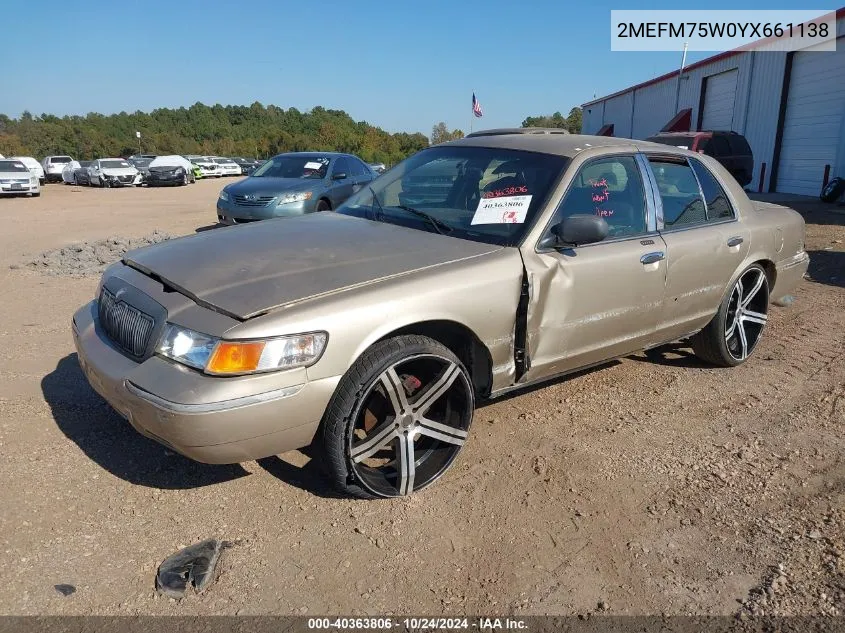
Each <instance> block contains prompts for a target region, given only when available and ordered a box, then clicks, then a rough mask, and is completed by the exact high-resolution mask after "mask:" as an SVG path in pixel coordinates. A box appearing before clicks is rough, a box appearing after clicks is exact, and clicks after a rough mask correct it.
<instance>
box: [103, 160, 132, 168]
mask: <svg viewBox="0 0 845 633" xmlns="http://www.w3.org/2000/svg"><path fill="white" fill-rule="evenodd" d="M123 167H132V165H130V164H129V163H127V162H126V161H125V160H101V161H100V168H101V169H121V168H123Z"/></svg>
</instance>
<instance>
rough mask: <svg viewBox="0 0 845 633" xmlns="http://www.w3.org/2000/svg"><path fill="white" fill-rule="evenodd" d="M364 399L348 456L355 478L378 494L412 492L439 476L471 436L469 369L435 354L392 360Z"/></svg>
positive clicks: (391, 495)
mask: <svg viewBox="0 0 845 633" xmlns="http://www.w3.org/2000/svg"><path fill="white" fill-rule="evenodd" d="M360 402H361V406H360V407H358V410H357V411H355V412H354V414H353V416H352V425H351V433H350V434H349V439H348V456H349V462H350V465H351V467H352V470H353V472H354V475H355V478H356V479H357V480H358V481H359V482H360V483H361V485H362V486H363V487H364V488H365V489H366V490H368V491H369V492H370V493H372V494H374V495H377V496H379V497H396V496H402V495H408V494H411V493H412V492H414V491H417V490H420V489H422V488H424V487H425V486H427V485H429V484H431V483H432V482H434V481H435V480H436V479H438V478H439V477H440V476H441V475H442V474H443V473H444V472H445V471H446V470H447V469H448V468H449V466H450V465H451V464H452V462H453V461H454V459H455V457H456V456H457V455H458V453H459V452H460V450H461V448H462V447H463V445H464V442H466V439H467V433H468V431H469V425H470V422H471V421H472V411H473V407H474V399H473V392H472V388H471V385H470V383H469V380H468V378H467V376H466V373H465V371H464V370H463V369H462V368H461V367H460V366H459V365H458V364H456V363H455V362H454V361H452V360H450V359H448V358H445V357H443V356H438V355H435V354H419V355H415V356H410V357H407V358H404V359H402V360H400V361H398V362H396V363H394V364H392V365H390V366H389V367H388V368H387V369H386V370H384V371H383V372H382V373H381V374H380V375H379V376H378V377H377V378H376V379H375V380H374V381H373V382H372V383H371V384H370V386H369V387H368V389H367V391H366V393H365V394H364V396H363V397H362V398H361V400H360Z"/></svg>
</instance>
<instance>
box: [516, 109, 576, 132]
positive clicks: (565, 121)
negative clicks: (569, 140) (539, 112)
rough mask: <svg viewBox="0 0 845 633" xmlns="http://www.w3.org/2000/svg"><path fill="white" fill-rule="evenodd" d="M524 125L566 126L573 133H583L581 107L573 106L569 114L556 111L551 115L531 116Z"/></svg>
mask: <svg viewBox="0 0 845 633" xmlns="http://www.w3.org/2000/svg"><path fill="white" fill-rule="evenodd" d="M522 127H552V128H565V129H566V130H568V131H569V132H570V133H571V134H580V133H581V108H577V107H576V108H572V109H571V110H570V111H569V116H563V115H562V114H561V113H560V112H555V113H554V114H552V115H549V116H530V117H527V118H526V119H525V120H524V121H523V122H522Z"/></svg>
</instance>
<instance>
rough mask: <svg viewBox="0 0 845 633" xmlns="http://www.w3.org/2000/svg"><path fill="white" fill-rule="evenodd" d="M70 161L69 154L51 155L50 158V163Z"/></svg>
mask: <svg viewBox="0 0 845 633" xmlns="http://www.w3.org/2000/svg"><path fill="white" fill-rule="evenodd" d="M70 161H71V158H70V156H53V158H51V159H50V162H51V163H69V162H70Z"/></svg>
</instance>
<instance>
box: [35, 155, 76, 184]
mask: <svg viewBox="0 0 845 633" xmlns="http://www.w3.org/2000/svg"><path fill="white" fill-rule="evenodd" d="M72 160H73V158H71V157H70V156H47V157H46V158H45V159H44V160H42V161H41V166H42V167H43V168H44V178H45V179H46V181H47V182H61V181H62V170H63V169H64V168H65V167H66V166H67V164H68V163H69V162H71V161H72Z"/></svg>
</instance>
